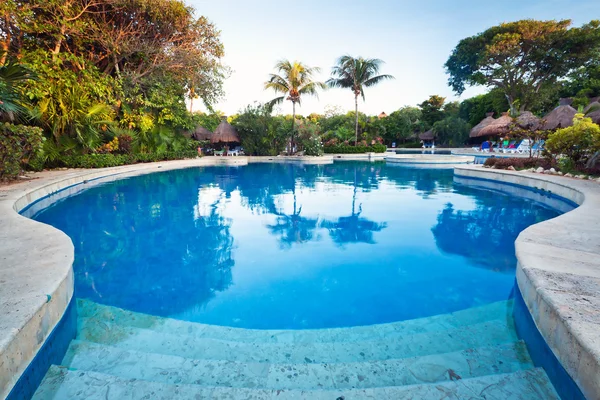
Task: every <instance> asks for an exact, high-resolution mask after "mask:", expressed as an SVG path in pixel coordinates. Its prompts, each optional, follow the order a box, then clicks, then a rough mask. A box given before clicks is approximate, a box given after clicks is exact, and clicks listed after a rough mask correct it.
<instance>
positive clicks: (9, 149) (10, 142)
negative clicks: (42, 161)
mask: <svg viewBox="0 0 600 400" xmlns="http://www.w3.org/2000/svg"><path fill="white" fill-rule="evenodd" d="M43 139H44V138H43V136H42V130H41V129H40V128H37V127H31V126H24V125H13V124H9V123H8V122H6V123H4V124H0V180H4V179H14V178H16V177H18V176H19V175H20V174H21V172H22V165H23V161H25V162H27V161H29V159H30V158H32V157H34V156H35V154H36V153H37V152H38V151H39V150H40V149H41V147H42V141H43Z"/></svg>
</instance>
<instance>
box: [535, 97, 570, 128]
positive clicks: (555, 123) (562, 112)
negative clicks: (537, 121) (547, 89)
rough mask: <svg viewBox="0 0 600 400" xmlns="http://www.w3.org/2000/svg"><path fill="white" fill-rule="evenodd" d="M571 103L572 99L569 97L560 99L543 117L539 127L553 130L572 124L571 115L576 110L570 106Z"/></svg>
mask: <svg viewBox="0 0 600 400" xmlns="http://www.w3.org/2000/svg"><path fill="white" fill-rule="evenodd" d="M572 103H573V100H571V99H560V101H559V105H558V107H556V108H555V109H554V110H552V111H550V112H549V113H548V114H546V116H545V117H544V118H543V122H542V126H541V128H542V129H544V130H554V129H558V128H566V127H567V126H571V125H573V117H575V114H577V110H576V109H574V108H573V107H571V104H572Z"/></svg>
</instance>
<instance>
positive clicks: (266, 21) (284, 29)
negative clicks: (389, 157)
mask: <svg viewBox="0 0 600 400" xmlns="http://www.w3.org/2000/svg"><path fill="white" fill-rule="evenodd" d="M185 1H186V3H187V4H189V5H191V6H192V7H194V8H195V9H196V13H197V15H204V16H206V17H207V18H208V19H209V20H210V21H212V22H213V23H214V24H215V25H216V27H217V29H219V30H220V31H221V40H222V42H223V44H224V46H225V57H224V59H223V62H224V64H226V65H227V66H228V67H229V68H231V76H230V77H229V78H228V79H227V80H226V81H225V84H224V90H225V97H224V98H223V99H222V100H221V101H220V102H219V103H218V104H216V106H215V109H216V110H219V111H222V112H224V113H225V114H226V115H231V114H235V113H237V112H239V111H241V110H243V109H244V108H245V107H246V106H247V105H248V104H253V103H255V102H261V103H264V102H267V101H269V100H271V99H273V98H274V97H276V95H275V94H274V93H273V92H271V91H266V90H264V82H265V81H266V80H267V79H268V76H269V74H270V73H273V72H275V71H274V68H273V67H274V65H275V63H276V62H277V61H278V60H281V59H288V60H290V61H294V60H297V61H301V62H302V63H304V64H306V65H309V66H311V67H319V68H321V73H320V74H318V75H317V79H318V80H321V81H325V80H327V78H329V74H330V71H331V67H332V66H333V65H334V64H335V61H336V59H337V58H339V57H340V56H342V55H344V54H349V55H352V56H355V57H358V56H362V57H365V58H379V59H382V60H383V61H384V62H385V64H384V65H383V67H382V69H381V71H380V72H381V73H385V74H391V75H393V76H394V77H395V78H396V79H394V80H392V81H384V82H382V83H381V84H379V85H378V86H376V87H372V88H368V89H366V91H365V102H362V100H359V110H360V111H362V112H365V113H367V114H368V115H376V114H379V113H380V112H382V111H384V112H386V113H388V114H389V113H391V112H393V111H395V110H397V109H399V108H401V107H403V106H407V105H409V106H414V105H417V104H418V103H420V102H422V101H424V100H426V99H427V98H428V97H429V96H430V95H434V94H437V95H441V96H444V97H446V98H447V99H448V100H461V99H465V98H469V97H472V96H474V95H477V94H480V93H484V92H485V91H486V89H485V88H483V87H476V88H469V89H467V91H465V92H464V93H463V94H462V96H460V97H458V96H456V95H455V94H454V93H453V92H452V90H451V89H450V87H449V86H448V84H447V80H448V76H447V75H446V73H445V70H444V63H445V62H446V60H447V59H448V56H449V55H450V53H451V51H452V49H453V48H454V47H455V46H456V45H457V44H458V42H459V41H460V40H461V39H463V38H465V37H469V36H473V35H476V34H477V33H479V32H482V31H484V30H486V29H487V28H489V27H491V26H494V25H497V24H499V23H502V22H510V21H516V20H520V19H527V18H532V19H540V20H549V19H555V20H558V19H571V20H572V21H573V24H574V25H575V26H579V25H582V24H584V23H586V22H589V21H590V20H591V19H593V18H596V19H600V1H599V0H577V1H573V0H561V1H558V0H543V1H542V0H525V1H523V0H519V1H515V0H504V1H502V2H498V1H486V0H479V1H466V0H417V1H414V0H412V1H405V0H396V1H393V0H370V1H364V0H363V1H358V0H354V1H352V0H346V1H343V0H321V1H317V0H303V1H274V0H254V1H251V0H209V1H206V0H185ZM199 103H200V102H198V101H197V102H195V103H194V104H195V106H196V105H197V106H198V107H194V108H195V109H197V110H201V111H205V110H204V109H203V107H202V106H201V105H200V104H199ZM285 103H286V104H284V105H282V106H281V107H279V108H278V109H277V110H276V112H278V113H282V114H291V112H292V106H291V102H289V101H287V102H285ZM334 107H338V108H340V109H341V110H342V111H343V112H346V111H349V110H354V95H353V94H352V92H351V91H350V90H349V89H330V90H327V91H324V92H321V93H320V94H319V96H318V98H303V99H302V104H301V106H300V107H299V108H297V110H296V111H297V113H299V114H303V115H308V114H310V113H312V112H316V113H320V114H322V113H324V111H325V110H327V109H331V108H334Z"/></svg>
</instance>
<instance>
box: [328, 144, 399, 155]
mask: <svg viewBox="0 0 600 400" xmlns="http://www.w3.org/2000/svg"><path fill="white" fill-rule="evenodd" d="M324 150H325V153H327V154H359V153H385V151H386V150H387V147H386V146H385V145H384V144H374V145H372V146H350V145H347V144H340V145H334V146H325V147H324Z"/></svg>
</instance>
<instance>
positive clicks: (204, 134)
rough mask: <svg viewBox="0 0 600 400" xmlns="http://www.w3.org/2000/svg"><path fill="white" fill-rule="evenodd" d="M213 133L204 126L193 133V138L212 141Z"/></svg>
mask: <svg viewBox="0 0 600 400" xmlns="http://www.w3.org/2000/svg"><path fill="white" fill-rule="evenodd" d="M212 135H213V134H212V132H211V131H209V130H208V129H206V128H205V127H203V126H199V127H197V128H196V130H194V132H192V137H193V138H194V139H196V140H210V139H211V138H212Z"/></svg>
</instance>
